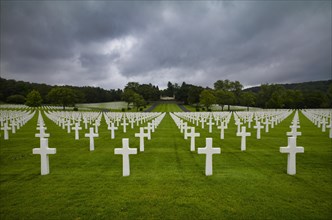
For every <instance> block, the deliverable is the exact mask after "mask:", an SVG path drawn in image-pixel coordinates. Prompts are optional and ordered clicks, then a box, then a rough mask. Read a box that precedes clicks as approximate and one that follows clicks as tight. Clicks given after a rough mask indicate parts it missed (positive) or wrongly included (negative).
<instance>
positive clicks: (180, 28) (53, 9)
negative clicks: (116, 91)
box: [1, 1, 332, 89]
mask: <svg viewBox="0 0 332 220" xmlns="http://www.w3.org/2000/svg"><path fill="white" fill-rule="evenodd" d="M331 38H332V36H331V2H330V1H326V2H324V1H319V2H309V1H290V2H287V1H267V2H263V1H257V2H255V1H250V2H243V1H234V2H233V1H226V2H120V1H114V2H107V1H106V2H103V1H70V2H63V1H52V2H51V1H46V2H39V1H27V2H15V1H14V2H10V1H8V2H7V1H6V2H1V76H2V77H5V78H14V79H17V80H28V81H33V82H45V83H50V84H73V85H95V86H101V87H104V88H107V89H108V88H122V87H123V86H124V85H125V84H126V83H127V82H128V81H138V82H140V83H149V82H151V83H153V84H157V85H159V86H160V87H163V86H165V85H166V84H167V82H168V81H172V82H178V83H181V82H182V81H185V82H187V83H193V84H198V85H202V86H212V85H213V83H214V82H215V81H216V80H218V79H226V78H228V79H230V80H239V81H240V82H242V83H243V84H244V85H246V86H248V85H257V84H261V83H278V82H280V83H285V82H302V81H309V80H324V79H331Z"/></svg>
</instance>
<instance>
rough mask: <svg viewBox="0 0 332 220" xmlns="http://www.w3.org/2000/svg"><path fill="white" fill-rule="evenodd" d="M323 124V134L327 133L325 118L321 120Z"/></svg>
mask: <svg viewBox="0 0 332 220" xmlns="http://www.w3.org/2000/svg"><path fill="white" fill-rule="evenodd" d="M321 124H322V132H325V131H326V121H325V118H324V117H323V118H322V119H321Z"/></svg>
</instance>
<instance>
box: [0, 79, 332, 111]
mask: <svg viewBox="0 0 332 220" xmlns="http://www.w3.org/2000/svg"><path fill="white" fill-rule="evenodd" d="M213 86H214V89H211V88H208V87H207V88H205V89H204V88H203V87H201V86H197V85H192V84H187V83H186V82H182V84H181V86H179V84H177V83H172V82H168V83H167V88H166V89H164V90H160V89H159V88H158V86H154V85H152V84H151V83H149V84H140V83H138V82H128V83H127V85H126V86H125V88H124V89H123V90H121V89H117V90H115V89H110V90H105V89H102V88H99V87H89V86H85V87H74V86H61V87H59V86H50V85H46V84H37V83H29V82H22V81H15V80H6V79H3V78H0V102H8V103H24V97H27V99H28V94H29V93H30V92H31V91H32V90H35V91H38V92H39V94H40V96H41V99H42V100H43V103H45V104H52V103H53V104H61V105H62V104H63V103H64V102H61V103H60V101H59V100H56V97H52V95H51V96H48V94H49V93H50V92H51V90H53V89H54V88H66V89H68V90H66V91H71V92H69V94H71V95H69V96H70V97H71V98H69V99H68V100H69V101H68V100H67V101H66V102H65V105H64V106H67V105H71V104H73V103H84V102H85V103H97V102H111V101H120V100H124V101H126V102H128V103H133V104H134V97H136V100H139V99H138V97H142V98H143V100H144V102H150V101H157V100H159V98H160V95H162V96H173V95H174V96H175V99H176V100H177V101H180V102H182V103H184V104H190V105H194V106H196V107H199V105H203V106H205V104H203V103H205V102H206V94H204V95H203V100H201V98H202V96H201V93H202V91H203V90H208V91H209V93H210V92H211V94H212V95H213V96H214V97H215V101H214V103H213V104H218V105H219V106H220V107H221V108H222V110H223V109H224V106H225V105H227V106H228V110H229V109H230V108H229V107H230V105H243V106H247V107H250V106H255V107H261V108H325V107H330V108H331V107H332V80H327V81H317V82H305V83H294V84H263V85H261V86H260V87H252V88H248V89H244V90H243V86H242V84H241V83H240V82H239V81H230V80H228V79H225V80H217V81H216V82H215V83H214V84H213ZM248 92H249V93H248ZM52 93H53V92H52ZM52 93H51V94H52ZM204 93H206V92H204ZM136 94H138V95H140V96H137V95H136ZM58 99H59V98H58ZM137 103H139V102H137ZM134 105H135V104H134ZM128 106H129V104H128ZM135 106H136V105H135ZM136 107H137V106H136Z"/></svg>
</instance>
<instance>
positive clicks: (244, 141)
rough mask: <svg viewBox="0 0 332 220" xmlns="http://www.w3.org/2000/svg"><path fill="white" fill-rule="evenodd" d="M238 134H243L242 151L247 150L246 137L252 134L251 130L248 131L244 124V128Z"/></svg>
mask: <svg viewBox="0 0 332 220" xmlns="http://www.w3.org/2000/svg"><path fill="white" fill-rule="evenodd" d="M236 136H241V151H245V150H246V137H247V136H251V134H250V132H246V127H245V126H242V130H241V132H239V133H236Z"/></svg>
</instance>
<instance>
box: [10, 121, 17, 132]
mask: <svg viewBox="0 0 332 220" xmlns="http://www.w3.org/2000/svg"><path fill="white" fill-rule="evenodd" d="M10 125H11V127H12V134H16V127H15V125H16V122H15V120H14V119H13V120H11V122H10Z"/></svg>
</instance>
